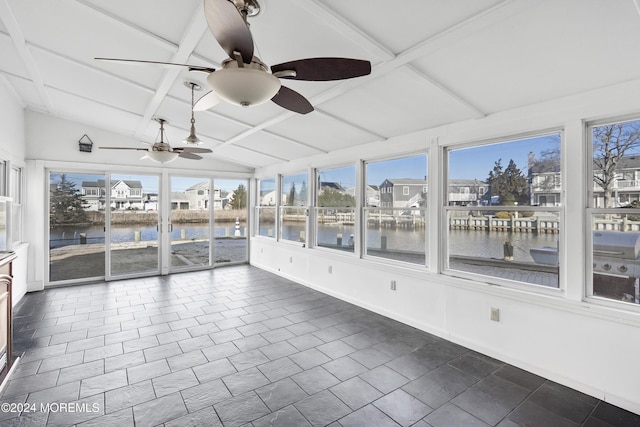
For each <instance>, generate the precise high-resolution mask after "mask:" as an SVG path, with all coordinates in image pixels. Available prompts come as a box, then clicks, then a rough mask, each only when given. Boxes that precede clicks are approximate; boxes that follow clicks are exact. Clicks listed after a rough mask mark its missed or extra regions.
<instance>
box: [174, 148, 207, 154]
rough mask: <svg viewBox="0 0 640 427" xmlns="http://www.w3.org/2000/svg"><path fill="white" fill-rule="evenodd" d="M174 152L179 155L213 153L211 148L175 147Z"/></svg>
mask: <svg viewBox="0 0 640 427" xmlns="http://www.w3.org/2000/svg"><path fill="white" fill-rule="evenodd" d="M173 151H175V152H177V153H213V151H211V149H210V148H200V147H175V148H174V149H173Z"/></svg>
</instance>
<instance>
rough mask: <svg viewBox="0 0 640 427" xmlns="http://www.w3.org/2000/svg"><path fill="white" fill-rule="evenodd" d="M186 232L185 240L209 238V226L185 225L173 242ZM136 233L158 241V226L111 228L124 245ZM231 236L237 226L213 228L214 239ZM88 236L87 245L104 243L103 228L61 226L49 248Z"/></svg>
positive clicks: (114, 237)
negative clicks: (81, 236) (82, 235)
mask: <svg viewBox="0 0 640 427" xmlns="http://www.w3.org/2000/svg"><path fill="white" fill-rule="evenodd" d="M245 227H246V225H244V224H241V225H240V234H241V236H242V237H245ZM183 230H184V238H185V239H206V238H208V237H209V224H184V225H174V226H173V231H172V232H171V240H180V239H181V238H182V231H183ZM136 232H140V240H142V241H157V240H158V234H159V233H158V229H157V228H156V226H147V225H141V226H133V227H132V226H129V225H127V226H111V242H112V243H123V242H133V241H134V240H135V236H136ZM228 233H229V234H230V235H231V236H233V235H234V233H235V225H234V224H233V223H227V224H226V225H225V226H215V227H214V228H213V235H214V237H225V236H227V235H229V234H228ZM81 234H84V235H85V236H86V243H87V244H92V243H104V239H105V232H104V227H102V226H90V227H75V226H60V227H55V228H52V229H51V230H49V248H51V249H53V248H59V247H62V246H68V245H79V244H81V242H80V235H81Z"/></svg>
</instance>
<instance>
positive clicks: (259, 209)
mask: <svg viewBox="0 0 640 427" xmlns="http://www.w3.org/2000/svg"><path fill="white" fill-rule="evenodd" d="M276 200H277V199H276V180H275V178H269V179H261V180H259V181H258V203H257V206H256V219H257V221H256V230H257V233H256V234H257V235H258V236H266V237H275V234H274V231H275V228H276Z"/></svg>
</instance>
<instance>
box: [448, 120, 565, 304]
mask: <svg viewBox="0 0 640 427" xmlns="http://www.w3.org/2000/svg"><path fill="white" fill-rule="evenodd" d="M556 134H557V135H559V137H560V141H559V148H560V174H559V175H560V179H561V182H565V180H564V174H565V173H566V171H565V168H564V167H563V155H565V153H566V149H565V144H566V137H565V131H564V128H559V129H558V128H552V129H545V130H539V131H535V132H529V133H522V134H515V135H507V136H502V137H499V138H491V139H483V140H477V141H469V142H466V143H463V144H451V145H445V146H443V147H442V151H441V152H442V157H443V158H442V164H443V165H444V167H443V168H442V169H441V172H440V179H441V180H442V182H441V191H442V198H441V200H442V202H441V204H440V206H439V210H440V215H439V220H440V221H442V223H441V227H440V228H441V229H442V239H441V241H440V245H439V248H440V250H439V255H440V262H439V271H438V272H439V273H440V274H442V275H444V276H448V277H454V278H461V279H467V280H471V281H473V282H477V283H478V284H486V285H498V286H502V287H505V288H510V289H517V290H523V291H527V292H534V293H537V294H543V295H552V296H556V297H558V296H561V295H563V294H564V293H565V289H566V284H565V283H564V274H563V270H564V268H566V267H565V260H564V257H563V253H564V250H563V246H564V241H565V240H566V238H565V235H566V230H565V226H564V224H565V204H566V203H565V191H566V189H562V190H561V191H560V206H541V207H539V209H537V210H542V211H544V212H555V213H557V215H558V221H559V231H558V233H557V236H558V239H559V244H558V273H557V275H558V287H550V286H545V285H539V284H535V283H529V282H521V281H516V280H510V279H504V278H500V277H496V276H488V275H483V274H479V273H473V272H467V271H462V270H453V269H450V268H449V258H450V253H449V240H450V239H449V231H450V228H449V212H456V211H459V212H468V211H469V210H470V208H469V206H449V205H448V203H449V196H448V194H449V170H450V157H449V153H450V152H451V151H454V150H460V149H467V148H477V147H486V146H490V145H495V144H506V143H509V142H515V141H521V140H526V139H532V138H537V137H544V136H551V135H556ZM525 172H526V170H525ZM536 207H537V206H535V205H529V206H524V205H521V206H517V205H516V206H501V205H491V204H490V205H489V206H473V210H474V211H476V210H477V211H496V210H500V211H506V212H515V211H524V210H527V211H528V210H535V208H536ZM523 208H525V209H523Z"/></svg>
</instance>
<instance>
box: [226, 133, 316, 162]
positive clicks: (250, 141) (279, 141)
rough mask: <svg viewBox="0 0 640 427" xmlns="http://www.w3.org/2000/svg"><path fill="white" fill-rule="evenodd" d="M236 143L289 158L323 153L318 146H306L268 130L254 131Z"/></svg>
mask: <svg viewBox="0 0 640 427" xmlns="http://www.w3.org/2000/svg"><path fill="white" fill-rule="evenodd" d="M236 145H237V146H239V147H245V148H248V149H251V150H253V151H257V152H260V153H264V154H276V155H277V156H279V157H284V158H285V159H287V160H294V159H297V158H299V157H307V156H312V155H314V154H320V153H323V151H321V150H318V149H317V148H314V147H309V146H305V145H302V144H300V143H296V142H295V141H290V140H288V139H284V138H282V137H279V136H276V135H273V134H270V133H267V132H260V133H254V134H252V135H250V136H248V137H246V138H243V139H242V140H240V141H238V143H236Z"/></svg>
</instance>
